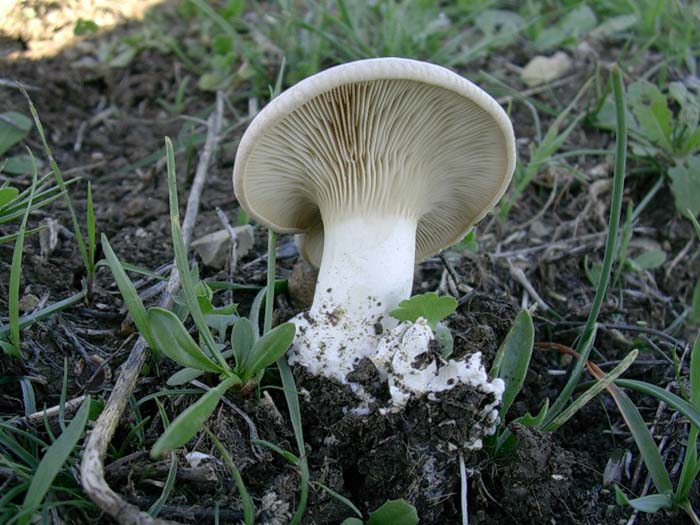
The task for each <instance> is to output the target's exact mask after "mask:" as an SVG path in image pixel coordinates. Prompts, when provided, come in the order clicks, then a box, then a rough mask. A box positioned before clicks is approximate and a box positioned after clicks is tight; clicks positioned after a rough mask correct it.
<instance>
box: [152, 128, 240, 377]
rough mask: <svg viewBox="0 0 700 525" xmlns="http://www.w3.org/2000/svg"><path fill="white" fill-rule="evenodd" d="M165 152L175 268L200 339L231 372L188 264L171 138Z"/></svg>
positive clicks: (167, 140)
mask: <svg viewBox="0 0 700 525" xmlns="http://www.w3.org/2000/svg"><path fill="white" fill-rule="evenodd" d="M165 152H166V160H167V167H168V194H169V201H170V226H171V232H172V238H173V250H174V251H175V266H176V267H177V271H178V273H179V275H180V282H181V284H182V292H183V294H184V296H185V301H186V302H187V306H188V308H189V310H190V314H191V315H192V319H193V320H194V324H195V325H196V326H197V330H198V331H199V335H200V337H201V338H202V339H203V340H204V344H206V345H207V348H208V349H209V351H210V352H211V354H212V355H213V356H214V357H215V358H216V360H217V361H218V363H219V365H220V366H221V368H223V369H224V370H227V371H230V370H231V367H229V366H228V363H227V362H226V359H224V358H223V356H222V355H221V352H220V351H219V348H218V347H217V345H216V342H215V341H214V337H213V336H212V335H211V331H210V330H209V326H208V325H207V322H206V320H205V319H204V314H203V313H202V309H201V308H200V306H199V301H198V300H197V291H196V290H195V285H194V282H193V281H192V274H191V273H190V267H189V263H188V262H187V250H186V249H185V242H184V240H183V238H182V230H181V228H180V211H179V208H178V202H177V181H176V179H175V153H174V152H173V143H172V141H171V140H170V138H169V137H166V138H165Z"/></svg>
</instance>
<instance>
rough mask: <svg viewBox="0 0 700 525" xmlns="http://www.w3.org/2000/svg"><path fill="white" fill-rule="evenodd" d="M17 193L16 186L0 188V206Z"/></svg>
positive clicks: (10, 200) (13, 197) (8, 201)
mask: <svg viewBox="0 0 700 525" xmlns="http://www.w3.org/2000/svg"><path fill="white" fill-rule="evenodd" d="M17 195H19V190H18V189H17V188H0V208H2V207H3V206H5V205H6V204H9V203H10V202H12V201H13V200H15V199H16V198H17Z"/></svg>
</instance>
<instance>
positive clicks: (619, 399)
mask: <svg viewBox="0 0 700 525" xmlns="http://www.w3.org/2000/svg"><path fill="white" fill-rule="evenodd" d="M628 382H629V380H622V379H618V380H617V381H616V383H618V384H621V385H624V384H625V383H628ZM662 390H663V389H662ZM608 392H610V395H611V396H612V398H613V400H614V401H615V404H616V405H617V408H618V409H619V410H620V414H622V417H623V418H624V420H625V422H626V423H627V426H628V427H629V429H630V431H631V432H632V437H633V438H634V441H635V443H636V444H637V447H638V448H639V452H640V454H641V455H642V459H643V460H644V464H645V465H646V467H647V470H648V471H649V475H650V476H651V479H652V480H653V482H654V486H655V487H656V490H657V491H659V492H660V493H671V492H672V491H673V484H672V483H671V478H670V476H669V475H668V471H667V470H666V466H665V465H664V460H663V458H662V457H661V453H660V452H659V449H658V447H657V446H656V442H655V441H654V438H653V437H652V435H651V433H650V432H649V429H648V428H647V426H646V423H645V422H644V419H643V418H642V415H641V414H640V413H639V410H638V409H637V407H636V406H635V405H634V403H633V402H632V400H631V399H630V398H629V396H628V395H627V394H625V393H624V392H623V391H622V390H620V389H619V388H616V387H615V386H614V385H611V386H610V387H609V388H608ZM664 392H665V390H664Z"/></svg>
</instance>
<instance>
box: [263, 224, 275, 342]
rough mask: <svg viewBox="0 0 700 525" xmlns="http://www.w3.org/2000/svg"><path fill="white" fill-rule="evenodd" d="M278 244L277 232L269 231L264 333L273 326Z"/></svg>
mask: <svg viewBox="0 0 700 525" xmlns="http://www.w3.org/2000/svg"><path fill="white" fill-rule="evenodd" d="M276 246H277V234H276V233H275V232H273V231H272V230H268V231H267V290H266V293H265V320H264V321H263V334H265V333H267V332H268V331H269V330H270V328H272V307H273V306H274V301H275V262H276V261H275V257H276V253H275V248H276Z"/></svg>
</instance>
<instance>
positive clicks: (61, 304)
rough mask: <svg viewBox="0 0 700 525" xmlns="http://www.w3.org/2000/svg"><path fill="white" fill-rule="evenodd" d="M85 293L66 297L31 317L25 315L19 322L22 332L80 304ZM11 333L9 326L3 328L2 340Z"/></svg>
mask: <svg viewBox="0 0 700 525" xmlns="http://www.w3.org/2000/svg"><path fill="white" fill-rule="evenodd" d="M85 293H86V292H85V290H82V291H80V292H78V293H77V294H75V295H71V296H70V297H66V298H65V299H63V300H61V301H58V302H57V303H54V304H52V305H49V306H47V307H45V308H42V309H41V310H39V311H38V312H33V313H31V314H30V315H25V316H24V317H21V318H20V320H19V328H20V330H21V329H23V328H26V327H27V326H30V325H32V324H34V323H36V322H37V321H41V320H42V319H46V318H48V317H51V316H52V315H54V314H55V313H56V312H61V311H63V310H65V309H66V308H70V307H71V306H74V305H76V304H78V303H79V302H81V301H82V300H83V299H84V298H85ZM9 331H10V328H9V326H3V327H2V328H0V338H2V337H5V335H7V333H9Z"/></svg>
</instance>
